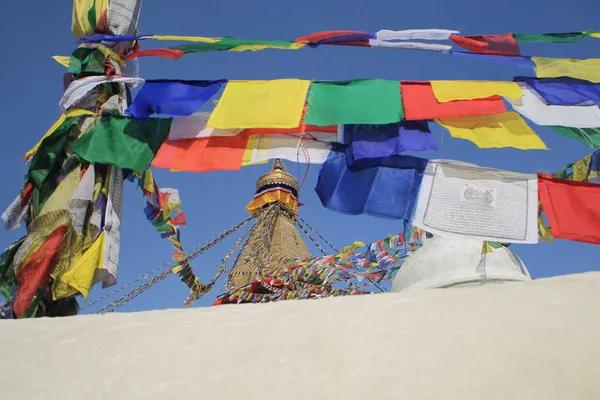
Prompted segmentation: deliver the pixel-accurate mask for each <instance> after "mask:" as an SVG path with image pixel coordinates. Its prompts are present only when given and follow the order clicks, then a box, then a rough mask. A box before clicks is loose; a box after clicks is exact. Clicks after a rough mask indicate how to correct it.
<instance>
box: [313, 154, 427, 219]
mask: <svg viewBox="0 0 600 400" xmlns="http://www.w3.org/2000/svg"><path fill="white" fill-rule="evenodd" d="M402 157H403V156H395V157H394V158H402ZM388 158H392V157H388ZM414 158H415V159H416V157H414ZM421 160H422V159H421ZM423 161H424V162H426V160H423ZM346 164H347V163H346V156H345V155H344V153H343V152H337V151H332V152H330V153H329V157H328V158H327V161H326V162H325V164H323V167H322V168H321V172H320V173H319V179H318V182H317V186H316V188H315V190H316V192H317V195H318V196H319V199H320V200H321V203H322V204H323V206H325V207H326V208H328V209H330V210H334V211H338V212H341V213H345V214H351V215H358V214H367V215H372V216H375V217H381V218H388V219H404V220H407V219H409V218H410V215H411V213H412V209H413V207H414V202H415V199H416V193H417V191H418V187H419V184H420V181H421V172H420V171H419V170H418V169H417V168H415V167H416V166H415V167H413V168H407V169H398V168H389V167H386V166H377V167H374V168H369V169H365V170H362V171H358V172H352V171H350V170H349V169H348V167H347V165H346Z"/></svg>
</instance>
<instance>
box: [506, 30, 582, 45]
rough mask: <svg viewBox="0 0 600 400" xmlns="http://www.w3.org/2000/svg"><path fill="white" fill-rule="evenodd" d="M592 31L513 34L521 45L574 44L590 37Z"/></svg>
mask: <svg viewBox="0 0 600 400" xmlns="http://www.w3.org/2000/svg"><path fill="white" fill-rule="evenodd" d="M592 33H593V31H585V32H566V33H541V34H519V33H513V36H514V38H515V40H516V41H517V42H518V43H519V44H521V43H540V42H545V43H576V42H580V41H582V40H583V39H585V38H586V37H588V36H590V35H591V34H592Z"/></svg>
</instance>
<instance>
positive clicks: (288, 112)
mask: <svg viewBox="0 0 600 400" xmlns="http://www.w3.org/2000/svg"><path fill="white" fill-rule="evenodd" d="M309 85H310V82H309V81H306V80H300V79H277V80H271V81H230V82H229V83H228V84H227V86H226V87H225V91H224V92H223V96H222V97H221V100H220V101H219V103H218V104H217V107H216V108H215V110H214V112H213V113H212V115H211V117H210V119H209V120H208V126H209V127H211V128H219V129H233V128H294V127H297V126H298V125H299V124H300V121H301V118H302V110H303V109H304V102H305V100H306V93H307V91H308V87H309ZM328 125H332V124H328Z"/></svg>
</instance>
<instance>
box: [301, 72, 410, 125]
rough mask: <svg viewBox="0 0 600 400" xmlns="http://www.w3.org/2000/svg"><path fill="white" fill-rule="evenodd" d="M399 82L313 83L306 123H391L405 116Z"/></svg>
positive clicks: (364, 80)
mask: <svg viewBox="0 0 600 400" xmlns="http://www.w3.org/2000/svg"><path fill="white" fill-rule="evenodd" d="M403 115H404V114H403V107H402V97H401V95H400V84H399V82H398V81H388V80H382V79H359V80H349V81H339V82H313V83H312V85H311V88H310V93H309V95H308V108H307V111H306V123H307V124H312V125H318V126H326V125H336V124H390V123H394V122H399V121H400V120H401V119H402V118H403Z"/></svg>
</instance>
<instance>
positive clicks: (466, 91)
mask: <svg viewBox="0 0 600 400" xmlns="http://www.w3.org/2000/svg"><path fill="white" fill-rule="evenodd" d="M430 83H431V89H432V90H433V94H434V95H435V98H436V99H437V101H439V102H440V103H444V102H448V101H455V100H475V99H484V98H488V97H492V96H503V97H510V98H515V99H518V98H520V97H523V92H522V91H521V89H520V88H519V85H518V84H517V83H515V82H495V81H431V82H430Z"/></svg>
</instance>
